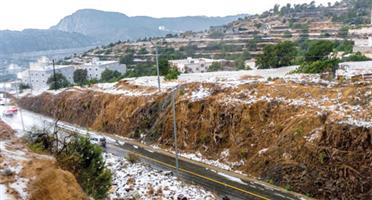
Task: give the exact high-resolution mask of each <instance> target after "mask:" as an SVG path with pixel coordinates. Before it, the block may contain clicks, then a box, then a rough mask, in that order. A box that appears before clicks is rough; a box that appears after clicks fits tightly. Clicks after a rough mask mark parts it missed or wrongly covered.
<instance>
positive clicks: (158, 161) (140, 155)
mask: <svg viewBox="0 0 372 200" xmlns="http://www.w3.org/2000/svg"><path fill="white" fill-rule="evenodd" d="M127 151H129V150H127ZM130 153H133V154H135V155H137V156H139V157H142V158H146V159H148V160H151V161H154V162H157V163H159V164H162V165H165V166H167V167H170V168H173V169H176V167H175V166H173V165H170V164H168V163H165V162H162V161H160V160H156V159H154V158H150V157H147V156H144V155H142V154H139V153H135V152H132V151H130ZM179 170H180V171H183V172H186V173H189V174H192V175H194V176H198V177H200V178H203V179H206V180H209V181H212V182H215V183H218V184H220V185H223V186H225V187H229V188H232V189H234V190H238V191H240V192H243V193H246V194H249V195H251V196H254V197H257V198H260V199H264V200H270V199H269V198H267V197H264V196H261V195H259V194H256V193H253V192H249V191H246V190H243V189H241V188H238V187H235V186H232V185H229V184H227V183H223V182H221V181H217V180H214V179H212V178H209V177H206V176H203V175H200V174H197V173H195V172H192V171H188V170H186V169H182V168H179Z"/></svg>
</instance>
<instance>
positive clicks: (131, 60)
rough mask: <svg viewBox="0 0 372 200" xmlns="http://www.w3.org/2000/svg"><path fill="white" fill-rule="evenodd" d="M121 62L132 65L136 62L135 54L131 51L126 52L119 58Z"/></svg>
mask: <svg viewBox="0 0 372 200" xmlns="http://www.w3.org/2000/svg"><path fill="white" fill-rule="evenodd" d="M119 62H120V64H126V65H131V64H133V63H134V56H133V53H132V52H130V53H128V54H126V55H125V56H123V57H121V58H120V60H119Z"/></svg>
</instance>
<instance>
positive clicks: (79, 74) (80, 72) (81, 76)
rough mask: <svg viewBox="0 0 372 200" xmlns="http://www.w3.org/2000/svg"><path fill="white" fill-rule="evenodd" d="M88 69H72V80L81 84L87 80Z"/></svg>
mask: <svg viewBox="0 0 372 200" xmlns="http://www.w3.org/2000/svg"><path fill="white" fill-rule="evenodd" d="M87 77H88V71H87V70H86V69H77V70H75V71H74V77H73V78H74V82H75V83H77V84H79V85H80V86H82V85H83V84H84V83H86V82H87Z"/></svg>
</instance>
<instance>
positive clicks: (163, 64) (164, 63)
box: [159, 56, 170, 76]
mask: <svg viewBox="0 0 372 200" xmlns="http://www.w3.org/2000/svg"><path fill="white" fill-rule="evenodd" d="M169 69H170V66H169V62H168V59H166V58H164V57H163V56H162V57H159V72H160V75H163V76H164V75H166V74H168V71H169Z"/></svg>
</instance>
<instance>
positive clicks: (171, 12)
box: [0, 0, 335, 30]
mask: <svg viewBox="0 0 372 200" xmlns="http://www.w3.org/2000/svg"><path fill="white" fill-rule="evenodd" d="M288 2H289V3H291V4H295V3H310V2H311V0H0V30H5V29H8V30H23V29H25V28H37V29H47V28H49V27H50V26H53V25H55V24H57V23H58V22H59V21H60V20H61V19H62V18H63V17H65V16H67V15H71V14H72V13H73V12H75V11H76V10H79V9H84V8H94V9H98V10H105V11H115V12H121V13H124V14H126V15H129V16H138V15H142V16H151V17H178V16H195V15H205V16H226V15H235V14H243V13H244V14H245V13H247V14H257V13H261V12H263V11H265V10H268V9H271V8H272V7H274V4H281V5H285V4H286V3H288ZM315 2H316V3H317V4H320V3H322V4H323V5H327V3H328V2H332V3H333V2H335V0H316V1H315Z"/></svg>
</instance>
